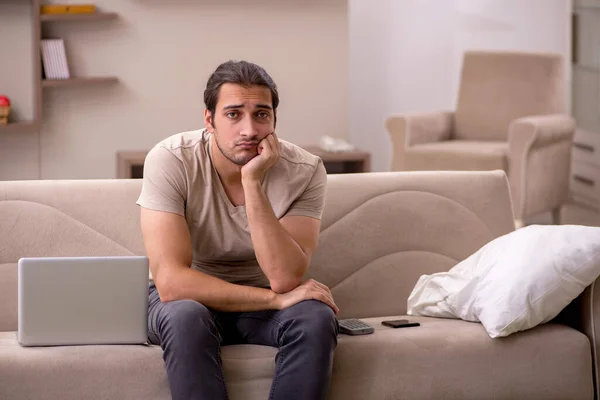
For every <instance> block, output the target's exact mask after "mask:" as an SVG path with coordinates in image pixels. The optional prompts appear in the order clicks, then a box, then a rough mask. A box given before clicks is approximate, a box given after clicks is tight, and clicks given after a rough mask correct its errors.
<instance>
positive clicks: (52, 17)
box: [40, 12, 118, 22]
mask: <svg viewBox="0 0 600 400" xmlns="http://www.w3.org/2000/svg"><path fill="white" fill-rule="evenodd" d="M117 15H118V14H117V13H114V12H96V13H93V14H41V15H40V20H41V21H42V22H52V21H94V20H107V19H114V18H117Z"/></svg>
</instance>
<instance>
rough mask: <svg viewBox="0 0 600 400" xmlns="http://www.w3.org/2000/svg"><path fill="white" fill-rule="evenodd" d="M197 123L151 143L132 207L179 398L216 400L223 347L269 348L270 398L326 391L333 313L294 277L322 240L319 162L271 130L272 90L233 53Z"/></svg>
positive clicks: (322, 290) (320, 293)
mask: <svg viewBox="0 0 600 400" xmlns="http://www.w3.org/2000/svg"><path fill="white" fill-rule="evenodd" d="M204 101H205V104H206V110H205V112H204V120H205V124H206V129H202V130H198V131H193V132H184V133H180V134H177V135H174V136H171V137H169V138H167V139H165V140H163V141H162V142H160V143H158V144H157V145H156V146H155V147H154V148H153V149H152V150H151V151H150V152H149V154H148V156H147V158H146V161H145V164H144V179H143V187H142V192H141V195H140V197H139V199H138V202H137V203H138V204H139V205H140V206H141V226H142V234H143V239H144V245H145V248H146V253H147V255H148V258H149V260H150V268H151V271H152V276H153V283H152V284H151V285H150V289H149V307H148V312H149V318H148V325H149V326H148V337H149V340H150V342H151V343H153V344H159V345H160V346H161V347H162V349H163V351H164V356H163V358H164V361H165V365H166V369H167V376H168V380H169V386H170V389H171V395H172V398H173V399H174V400H180V399H181V400H183V399H225V398H227V391H226V387H225V381H224V378H223V372H222V366H221V359H220V350H219V349H220V346H222V345H227V344H238V343H249V344H260V345H268V346H273V347H278V348H279V352H278V354H277V357H276V369H275V378H274V380H273V383H272V387H271V398H274V399H284V398H285V399H287V400H291V399H311V400H314V399H323V398H325V397H326V394H327V390H328V387H329V381H330V378H331V368H332V363H333V352H334V349H335V347H336V345H337V334H338V329H339V327H338V323H337V320H336V317H335V313H337V311H338V309H337V306H336V305H335V302H334V300H333V298H332V295H331V293H330V291H329V288H327V287H326V286H325V285H323V284H321V283H319V282H316V281H314V280H309V281H305V282H302V277H303V276H304V274H305V272H306V270H307V268H308V266H309V263H310V259H311V255H312V254H313V252H314V250H315V248H316V246H317V241H318V235H319V231H320V219H321V215H322V211H323V205H324V197H325V191H326V178H327V176H326V172H325V169H324V167H323V163H322V161H321V160H320V159H319V158H318V157H315V156H313V155H311V154H310V153H308V152H306V151H304V150H302V149H301V148H299V147H297V146H295V145H293V144H291V143H288V142H286V141H280V140H279V139H278V138H277V135H276V134H275V132H274V130H275V124H276V111H277V105H278V103H279V96H278V93H277V88H276V85H275V83H274V82H273V80H272V79H271V77H270V76H269V75H268V74H267V73H266V72H265V70H264V69H263V68H261V67H259V66H257V65H255V64H252V63H248V62H244V61H242V62H233V61H229V62H226V63H223V64H221V65H220V66H219V67H218V68H217V69H216V70H215V72H214V73H213V74H212V75H211V76H210V78H209V80H208V82H207V86H206V90H205V92H204Z"/></svg>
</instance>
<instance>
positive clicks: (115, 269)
mask: <svg viewBox="0 0 600 400" xmlns="http://www.w3.org/2000/svg"><path fill="white" fill-rule="evenodd" d="M18 270H19V276H18V279H19V280H18V288H19V289H18V297H19V300H18V309H19V324H18V325H19V327H18V332H17V339H18V342H19V343H20V344H21V345H22V346H56V345H84V344H141V343H145V342H146V341H147V336H148V333H147V332H148V324H147V321H148V259H147V258H146V257H140V256H127V257H53V258H21V259H20V260H19V263H18Z"/></svg>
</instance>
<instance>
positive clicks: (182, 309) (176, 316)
mask: <svg viewBox="0 0 600 400" xmlns="http://www.w3.org/2000/svg"><path fill="white" fill-rule="evenodd" d="M163 312H164V313H165V314H164V315H163V318H162V321H161V322H162V323H161V325H162V326H161V327H160V331H161V333H162V336H163V340H164V339H166V338H167V337H169V338H171V339H185V338H189V339H190V340H192V341H194V342H198V341H200V342H202V341H204V340H213V339H215V338H216V335H217V330H216V326H215V323H214V321H213V315H212V313H211V312H210V310H209V309H208V308H206V307H205V306H203V305H202V304H200V303H198V302H197V301H193V300H178V301H173V302H169V303H165V309H164V310H163Z"/></svg>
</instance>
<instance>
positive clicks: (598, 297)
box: [552, 278, 600, 399]
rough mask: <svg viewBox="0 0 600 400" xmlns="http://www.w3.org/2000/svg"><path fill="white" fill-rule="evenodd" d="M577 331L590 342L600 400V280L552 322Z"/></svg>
mask: <svg viewBox="0 0 600 400" xmlns="http://www.w3.org/2000/svg"><path fill="white" fill-rule="evenodd" d="M552 322H557V323H561V324H565V325H569V326H570V327H572V328H574V329H577V330H578V331H580V332H581V333H583V334H584V335H586V336H587V337H588V339H589V341H590V351H591V357H592V374H593V380H594V393H595V396H594V398H595V399H600V388H599V386H598V385H599V381H598V366H599V364H600V360H599V359H598V357H599V356H600V354H598V351H599V350H600V348H599V346H600V278H598V279H596V281H595V282H594V283H592V284H591V285H590V286H588V287H587V288H586V289H585V290H584V291H583V293H581V294H580V295H579V297H577V298H576V299H575V300H573V301H572V302H571V304H569V305H568V306H567V307H565V309H564V310H563V311H562V312H561V313H560V314H559V315H558V316H557V317H556V318H555V319H554V320H553V321H552Z"/></svg>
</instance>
